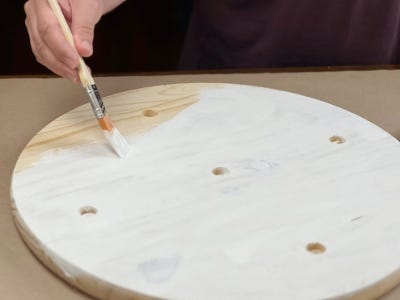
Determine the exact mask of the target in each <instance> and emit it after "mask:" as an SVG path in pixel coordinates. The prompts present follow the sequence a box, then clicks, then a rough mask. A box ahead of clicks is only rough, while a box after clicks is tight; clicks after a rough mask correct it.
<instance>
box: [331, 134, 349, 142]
mask: <svg viewBox="0 0 400 300" xmlns="http://www.w3.org/2000/svg"><path fill="white" fill-rule="evenodd" d="M329 141H330V142H331V143H334V144H343V143H344V142H346V140H345V139H344V138H342V137H341V136H337V135H334V136H331V137H330V138H329Z"/></svg>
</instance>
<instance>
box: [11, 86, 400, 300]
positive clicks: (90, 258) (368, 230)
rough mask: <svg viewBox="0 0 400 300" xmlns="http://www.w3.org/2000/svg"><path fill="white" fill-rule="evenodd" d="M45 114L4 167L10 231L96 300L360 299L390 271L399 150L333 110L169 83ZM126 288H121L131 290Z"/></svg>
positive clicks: (253, 90) (397, 238)
mask: <svg viewBox="0 0 400 300" xmlns="http://www.w3.org/2000/svg"><path fill="white" fill-rule="evenodd" d="M105 103H106V106H107V107H108V109H109V112H110V116H111V118H112V119H113V120H114V121H115V124H116V126H117V127H118V128H119V129H120V131H121V132H122V133H123V134H124V135H125V136H126V137H127V139H128V141H129V143H130V145H131V147H132V151H131V154H130V156H129V157H128V158H126V159H120V158H118V157H117V156H116V155H115V154H114V153H113V152H112V150H111V149H110V148H109V146H108V145H107V144H106V142H105V141H104V138H103V135H102V133H101V131H100V130H99V129H98V126H97V123H96V122H95V120H94V118H93V116H92V112H91V111H90V108H89V106H88V105H85V106H82V107H79V108H77V109H75V110H73V111H71V112H69V113H66V114H65V115H63V116H62V117H60V118H58V119H56V120H55V121H53V122H52V123H50V124H49V125H48V126H47V127H45V128H44V129H43V130H42V131H41V132H39V133H38V134H37V135H36V136H35V137H34V138H33V139H32V141H31V142H30V143H29V144H28V145H27V146H26V148H25V149H24V151H23V152H22V154H21V156H20V158H19V160H18V163H17V166H16V169H15V172H14V176H13V184H12V193H13V200H14V203H13V205H14V214H15V219H16V223H17V225H18V228H19V230H20V231H21V234H22V237H23V238H24V240H25V241H26V243H27V244H28V246H29V247H30V248H31V249H32V250H33V251H34V253H36V255H37V256H38V257H39V258H40V259H41V260H42V261H43V262H44V263H45V264H46V265H47V266H48V267H49V268H50V269H52V270H53V271H54V272H56V273H57V274H58V275H59V276H61V277H62V278H63V279H65V280H66V281H68V282H70V283H71V284H73V285H74V286H77V287H78V288H80V289H81V290H83V291H85V292H87V293H89V294H91V295H93V296H95V297H98V298H102V299H132V298H133V297H135V296H136V297H137V296H139V297H142V298H146V297H159V298H168V299H307V300H309V299H321V298H347V297H350V298H353V299H368V298H374V297H376V296H379V295H381V294H382V293H384V292H386V291H387V290H388V289H390V288H392V287H393V286H394V285H396V284H397V283H398V282H399V281H400V271H399V270H400V217H399V212H400V200H399V199H400V198H399V197H400V184H399V178H400V145H399V143H398V142H397V141H396V140H395V139H394V138H393V137H391V136H390V135H389V134H387V133H386V132H385V131H383V130H381V129H380V128H378V127H376V126H375V125H373V124H371V123H369V122H368V121H366V120H364V119H362V118H360V117H358V116H356V115H354V114H352V113H350V112H347V111H345V110H343V109H340V108H337V107H335V106H332V105H329V104H326V103H323V102H320V101H318V100H314V99H310V98H307V97H304V96H300V95H295V94H290V93H286V92H282V91H276V90H270V89H265V88H258V87H250V86H242V85H226V84H178V85H167V86H158V87H151V88H145V89H140V90H134V91H129V92H126V93H123V94H118V95H114V96H111V97H109V98H107V99H106V100H105ZM135 299H136V298H135Z"/></svg>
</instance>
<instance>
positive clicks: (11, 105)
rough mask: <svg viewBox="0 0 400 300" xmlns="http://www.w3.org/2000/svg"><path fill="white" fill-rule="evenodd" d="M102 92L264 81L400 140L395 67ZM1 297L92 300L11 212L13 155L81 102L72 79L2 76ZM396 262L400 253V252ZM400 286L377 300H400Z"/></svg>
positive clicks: (141, 80)
mask: <svg viewBox="0 0 400 300" xmlns="http://www.w3.org/2000/svg"><path fill="white" fill-rule="evenodd" d="M96 81H97V84H98V86H99V87H100V89H101V91H102V94H103V95H104V96H105V95H110V94H113V93H117V92H121V91H125V90H129V89H135V88H139V87H145V86H153V85H160V84H167V83H183V82H228V83H240V84H250V85H258V86H265V87H270V88H275V89H281V90H286V91H290V92H295V93H299V94H303V95H306V96H310V97H313V98H317V99H320V100H323V101H326V102H329V103H332V104H335V105H337V106H339V107H342V108H344V109H347V110H349V111H352V112H354V113H356V114H358V115H360V116H362V117H364V118H365V119H367V120H369V121H371V122H373V123H375V124H376V125H378V126H380V127H382V128H383V129H385V130H386V131H388V132H389V133H390V134H392V135H393V136H395V137H396V138H400V121H398V119H399V118H398V116H397V114H398V112H399V111H400V102H399V101H397V95H398V94H399V90H400V71H398V70H375V71H335V72H303V73H302V72H294V73H257V74H254V73H233V74H193V75H188V74H182V75H153V76H151V75H149V76H125V77H101V78H96ZM0 99H1V100H0V111H1V112H2V113H3V114H2V118H1V119H0V136H1V137H2V138H1V140H0V149H1V151H2V156H0V236H1V243H0V297H1V298H3V299H10V300H13V299H43V300H46V299H90V298H89V297H88V296H86V295H83V294H82V293H81V292H79V291H77V290H74V289H73V288H71V287H69V286H68V285H67V284H65V283H64V282H63V281H61V280H60V279H58V278H57V277H56V276H55V275H53V274H52V273H51V272H50V271H48V270H47V269H46V268H45V267H44V266H43V265H42V264H41V263H40V262H38V260H37V259H36V258H35V257H34V256H33V254H31V253H30V251H29V250H28V248H27V247H26V246H25V245H24V244H23V242H22V240H21V238H20V237H19V235H18V233H17V231H16V228H15V226H14V223H13V220H12V216H11V209H10V206H9V204H10V196H9V193H10V180H11V174H12V171H13V167H14V165H15V162H16V160H17V158H18V155H19V154H20V152H21V151H22V149H23V148H24V146H25V145H26V143H27V142H28V141H29V140H30V138H32V137H33V136H34V135H35V134H36V133H37V132H38V131H39V130H40V129H41V128H43V127H44V126H45V125H46V124H48V123H49V122H50V121H52V120H53V119H54V118H56V117H57V116H60V115H62V114H63V113H65V112H66V111H68V110H70V109H73V108H75V107H77V106H79V105H81V104H84V103H86V98H85V94H84V93H83V92H82V90H81V89H80V88H79V87H78V86H75V85H73V84H72V83H70V82H68V81H66V80H63V79H56V78H2V79H0ZM399 259H400V256H399ZM399 298H400V286H399V287H398V288H396V289H394V290H393V291H392V292H390V293H389V294H388V295H386V296H384V297H383V298H382V299H384V300H390V299H392V300H393V299H399Z"/></svg>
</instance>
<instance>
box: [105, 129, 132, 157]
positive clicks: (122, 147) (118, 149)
mask: <svg viewBox="0 0 400 300" xmlns="http://www.w3.org/2000/svg"><path fill="white" fill-rule="evenodd" d="M103 133H104V136H105V137H106V139H107V141H108V142H109V144H110V145H111V146H112V148H113V149H114V151H115V153H117V154H118V156H119V157H121V158H124V157H127V156H128V154H129V152H130V147H129V144H128V142H127V141H126V139H125V138H124V137H123V135H122V134H121V133H120V132H119V130H118V129H117V128H113V129H112V130H111V131H108V130H103Z"/></svg>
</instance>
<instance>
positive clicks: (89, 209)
mask: <svg viewBox="0 0 400 300" xmlns="http://www.w3.org/2000/svg"><path fill="white" fill-rule="evenodd" d="M79 212H80V213H81V215H82V216H84V215H95V214H97V208H96V207H93V206H84V207H81V209H80V210H79Z"/></svg>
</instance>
